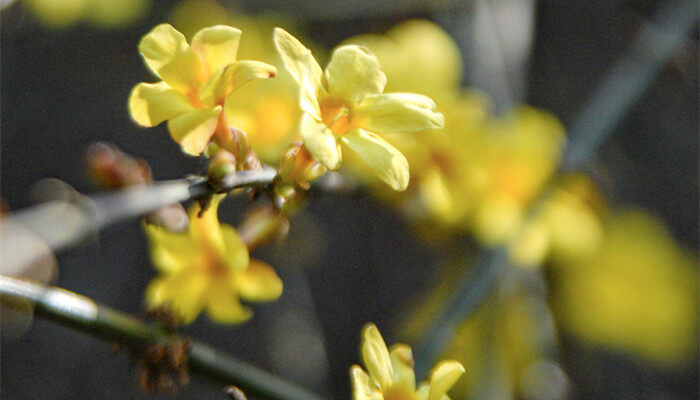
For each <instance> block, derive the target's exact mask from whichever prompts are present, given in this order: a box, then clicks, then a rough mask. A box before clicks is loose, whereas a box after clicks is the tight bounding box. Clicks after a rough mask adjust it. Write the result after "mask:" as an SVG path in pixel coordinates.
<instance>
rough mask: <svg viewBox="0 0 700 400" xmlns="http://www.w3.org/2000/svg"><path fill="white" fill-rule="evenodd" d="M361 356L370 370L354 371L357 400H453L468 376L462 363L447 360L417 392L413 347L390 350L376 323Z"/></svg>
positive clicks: (354, 368) (366, 331)
mask: <svg viewBox="0 0 700 400" xmlns="http://www.w3.org/2000/svg"><path fill="white" fill-rule="evenodd" d="M360 346H361V349H360V350H361V354H362V360H363V362H364V364H365V368H367V372H365V371H364V370H363V369H362V367H360V366H359V365H353V366H352V367H351V368H350V379H351V380H352V388H353V400H449V397H447V391H448V390H450V388H451V387H452V386H453V385H454V384H455V382H457V380H458V379H459V377H460V376H462V374H463V373H464V367H462V364H460V363H458V362H456V361H443V362H441V363H439V364H438V365H437V366H436V367H435V368H434V369H433V371H432V373H431V376H430V381H429V382H423V383H421V384H420V385H419V386H418V389H417V390H416V377H415V374H414V372H413V355H412V353H411V348H410V347H409V346H407V345H405V344H395V345H393V346H392V347H391V350H388V349H387V347H386V344H385V343H384V339H382V336H381V334H380V333H379V330H378V329H377V327H376V326H374V324H367V325H366V326H365V328H364V329H363V330H362V344H361V345H360Z"/></svg>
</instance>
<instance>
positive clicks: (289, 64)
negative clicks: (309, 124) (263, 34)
mask: <svg viewBox="0 0 700 400" xmlns="http://www.w3.org/2000/svg"><path fill="white" fill-rule="evenodd" d="M273 40H274V42H275V47H276V48H277V52H278V53H279V54H280V57H282V61H283V62H284V66H285V68H287V70H288V71H289V73H290V74H291V75H292V77H293V78H294V80H295V81H296V82H297V83H298V84H299V105H300V107H301V109H302V110H303V111H304V112H307V113H309V114H311V115H313V116H314V118H316V119H317V120H321V110H320V108H319V105H318V99H317V93H318V91H319V90H321V89H322V86H321V77H322V76H323V70H322V69H321V67H320V66H319V65H318V62H316V59H315V58H314V56H313V55H312V54H311V50H309V49H307V48H306V47H305V46H304V45H303V44H301V42H299V41H298V40H297V39H296V38H295V37H294V36H292V35H290V34H289V33H288V32H287V31H285V30H284V29H282V28H275V30H274V33H273Z"/></svg>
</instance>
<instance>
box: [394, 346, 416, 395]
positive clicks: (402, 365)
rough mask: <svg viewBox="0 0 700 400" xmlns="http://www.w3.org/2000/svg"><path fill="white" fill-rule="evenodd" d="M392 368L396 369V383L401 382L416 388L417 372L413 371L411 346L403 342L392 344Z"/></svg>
mask: <svg viewBox="0 0 700 400" xmlns="http://www.w3.org/2000/svg"><path fill="white" fill-rule="evenodd" d="M389 358H390V359H391V368H392V369H393V370H394V375H393V379H394V383H401V384H403V385H404V386H406V387H408V388H409V389H411V390H415V388H416V374H415V373H414V372H413V353H412V352H411V347H410V346H408V345H405V344H403V343H397V344H395V345H393V346H391V349H390V350H389Z"/></svg>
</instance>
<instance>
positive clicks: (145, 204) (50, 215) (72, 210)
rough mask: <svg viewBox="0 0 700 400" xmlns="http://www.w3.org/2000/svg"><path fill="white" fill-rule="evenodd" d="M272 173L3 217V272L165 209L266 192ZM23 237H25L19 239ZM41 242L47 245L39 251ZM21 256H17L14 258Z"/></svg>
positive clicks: (162, 185)
mask: <svg viewBox="0 0 700 400" xmlns="http://www.w3.org/2000/svg"><path fill="white" fill-rule="evenodd" d="M275 175H276V171H275V170H273V169H271V168H266V169H263V170H262V171H238V172H235V173H233V174H231V175H229V176H227V177H225V179H224V180H222V182H221V183H220V184H219V185H218V186H217V187H212V185H211V184H210V183H209V181H208V180H207V179H206V178H204V177H193V178H190V179H178V180H172V181H164V182H155V183H153V184H150V185H147V186H133V187H129V188H126V189H122V190H118V191H113V192H106V193H98V194H96V195H92V196H82V197H81V200H80V201H78V202H66V201H52V202H48V203H44V204H41V205H38V206H35V207H31V208H27V209H23V210H19V211H16V212H13V213H11V214H9V215H7V216H5V217H4V218H3V220H2V224H0V249H2V251H3V265H2V266H3V270H4V271H7V270H12V271H21V270H23V269H24V268H25V267H27V266H30V265H32V264H33V263H35V262H36V260H37V259H38V258H41V257H42V256H44V255H45V251H42V249H44V248H46V246H48V248H49V249H50V250H51V251H53V252H59V251H62V250H65V249H68V248H71V247H74V246H77V245H78V244H80V243H82V242H84V241H85V240H87V239H89V238H91V237H93V236H94V235H95V234H97V232H99V231H100V230H102V229H104V228H105V227H107V226H109V225H112V224H114V223H117V222H119V221H123V220H127V219H131V218H135V217H138V216H141V215H146V214H149V213H151V212H154V211H156V210H158V209H160V208H162V207H165V206H168V205H171V204H174V203H179V202H183V201H187V200H191V199H197V198H201V197H205V196H207V195H210V194H213V193H222V192H228V191H231V190H233V189H236V188H241V187H265V186H267V185H269V184H270V183H271V182H272V180H273V179H274V178H275ZM20 233H21V234H20ZM36 243H43V244H44V245H45V246H37V245H36ZM17 252H21V253H22V254H18V255H15V254H13V253H17Z"/></svg>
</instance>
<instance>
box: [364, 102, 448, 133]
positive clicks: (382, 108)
mask: <svg viewBox="0 0 700 400" xmlns="http://www.w3.org/2000/svg"><path fill="white" fill-rule="evenodd" d="M436 109H437V107H436V106H435V103H434V102H433V101H432V100H431V99H430V98H429V97H427V96H423V95H420V94H415V93H390V94H378V95H373V96H368V97H367V98H365V99H364V100H363V101H362V103H360V105H359V107H358V108H357V110H356V111H357V115H358V118H359V119H360V120H361V121H362V127H363V128H366V129H368V130H370V131H372V132H379V133H405V132H418V131H422V130H426V129H437V128H442V127H443V126H444V125H445V117H444V116H443V115H442V114H441V113H439V112H437V111H436Z"/></svg>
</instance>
